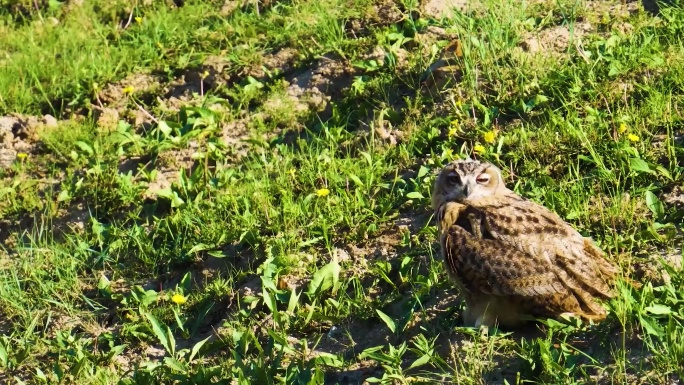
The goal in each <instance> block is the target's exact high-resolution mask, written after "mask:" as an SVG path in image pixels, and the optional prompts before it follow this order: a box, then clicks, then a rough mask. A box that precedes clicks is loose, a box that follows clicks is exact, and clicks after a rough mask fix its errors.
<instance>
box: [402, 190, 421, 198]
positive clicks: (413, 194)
mask: <svg viewBox="0 0 684 385" xmlns="http://www.w3.org/2000/svg"><path fill="white" fill-rule="evenodd" d="M406 197H407V198H409V199H423V198H425V197H424V196H423V194H421V193H419V192H418V191H412V192H410V193H408V194H406Z"/></svg>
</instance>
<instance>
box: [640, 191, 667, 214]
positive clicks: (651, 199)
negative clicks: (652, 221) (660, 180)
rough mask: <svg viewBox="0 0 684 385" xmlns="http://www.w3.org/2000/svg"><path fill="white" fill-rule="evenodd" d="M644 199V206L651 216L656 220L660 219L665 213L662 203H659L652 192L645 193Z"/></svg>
mask: <svg viewBox="0 0 684 385" xmlns="http://www.w3.org/2000/svg"><path fill="white" fill-rule="evenodd" d="M645 198H646V206H647V207H648V209H649V210H651V212H652V213H653V215H655V216H656V218H662V217H663V214H664V213H665V208H664V207H663V203H662V202H660V200H659V199H658V197H657V196H656V195H655V194H654V193H653V192H651V191H646V193H645Z"/></svg>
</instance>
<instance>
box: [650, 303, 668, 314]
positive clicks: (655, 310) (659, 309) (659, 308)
mask: <svg viewBox="0 0 684 385" xmlns="http://www.w3.org/2000/svg"><path fill="white" fill-rule="evenodd" d="M644 310H646V311H647V312H649V313H651V314H657V315H663V314H672V313H673V311H672V309H670V307H669V306H666V305H661V304H659V303H657V304H654V305H651V306H647V307H645V308H644Z"/></svg>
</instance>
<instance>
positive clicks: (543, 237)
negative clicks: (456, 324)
mask: <svg viewBox="0 0 684 385" xmlns="http://www.w3.org/2000/svg"><path fill="white" fill-rule="evenodd" d="M431 198H432V208H433V209H434V210H435V217H436V218H437V228H438V231H439V237H440V244H441V252H442V257H443V258H444V262H445V265H446V269H447V273H448V276H449V277H450V278H451V280H452V281H454V282H455V283H456V285H457V286H458V287H459V288H460V289H461V292H462V293H463V296H464V298H465V302H466V309H465V311H464V314H463V321H464V323H465V324H466V325H467V326H474V327H480V326H495V325H498V326H499V327H504V328H505V327H509V328H513V327H518V326H521V325H522V324H524V323H525V322H527V321H531V320H534V319H535V318H559V317H560V316H561V315H568V316H575V317H581V318H583V319H585V320H592V321H594V322H599V321H601V320H603V319H605V317H606V310H605V309H604V308H603V306H602V305H601V303H600V302H599V300H608V299H610V298H613V297H614V295H615V293H614V289H613V282H614V280H615V279H616V277H617V273H618V269H617V267H616V266H614V265H613V264H611V263H609V262H608V261H607V260H606V259H605V255H604V253H603V251H602V250H601V249H600V248H599V247H598V246H597V245H596V244H595V243H594V242H593V241H592V240H591V239H590V238H586V237H583V236H582V235H581V234H580V233H579V232H577V230H575V229H574V228H573V227H572V226H570V225H569V224H568V223H566V222H564V221H563V220H562V219H561V218H560V217H559V216H558V215H556V214H555V213H554V212H552V211H550V210H549V209H547V208H545V207H543V206H541V205H539V204H537V203H534V202H532V201H530V200H527V199H525V198H523V197H521V196H519V195H518V194H516V193H514V192H513V191H511V190H509V189H508V188H506V185H505V183H504V181H503V178H502V176H501V170H499V168H497V167H496V166H494V165H493V164H490V163H486V162H480V161H475V160H465V161H463V160H458V161H455V162H452V163H450V164H448V165H447V166H445V167H444V168H443V169H442V170H441V172H440V173H439V175H438V177H437V179H436V181H435V184H434V188H433V192H432V197H431Z"/></svg>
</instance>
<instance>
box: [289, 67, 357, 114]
mask: <svg viewBox="0 0 684 385" xmlns="http://www.w3.org/2000/svg"><path fill="white" fill-rule="evenodd" d="M353 74H354V69H353V68H352V66H351V65H350V64H349V63H347V62H346V61H344V60H342V59H341V58H339V57H336V56H333V55H329V56H324V57H322V58H321V59H320V60H319V61H318V63H316V64H315V65H314V66H313V67H312V68H311V69H308V70H306V71H304V72H300V73H297V74H295V75H293V76H291V77H290V78H288V79H287V81H288V83H289V84H290V85H289V87H288V88H287V92H286V94H287V96H288V97H290V98H291V99H292V101H295V102H296V105H298V106H300V107H296V108H311V109H313V110H314V111H318V112H322V111H324V110H325V109H326V107H327V106H328V102H329V101H330V100H331V98H337V97H339V93H340V92H341V91H342V90H343V89H347V88H349V86H351V82H352V75H353Z"/></svg>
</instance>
